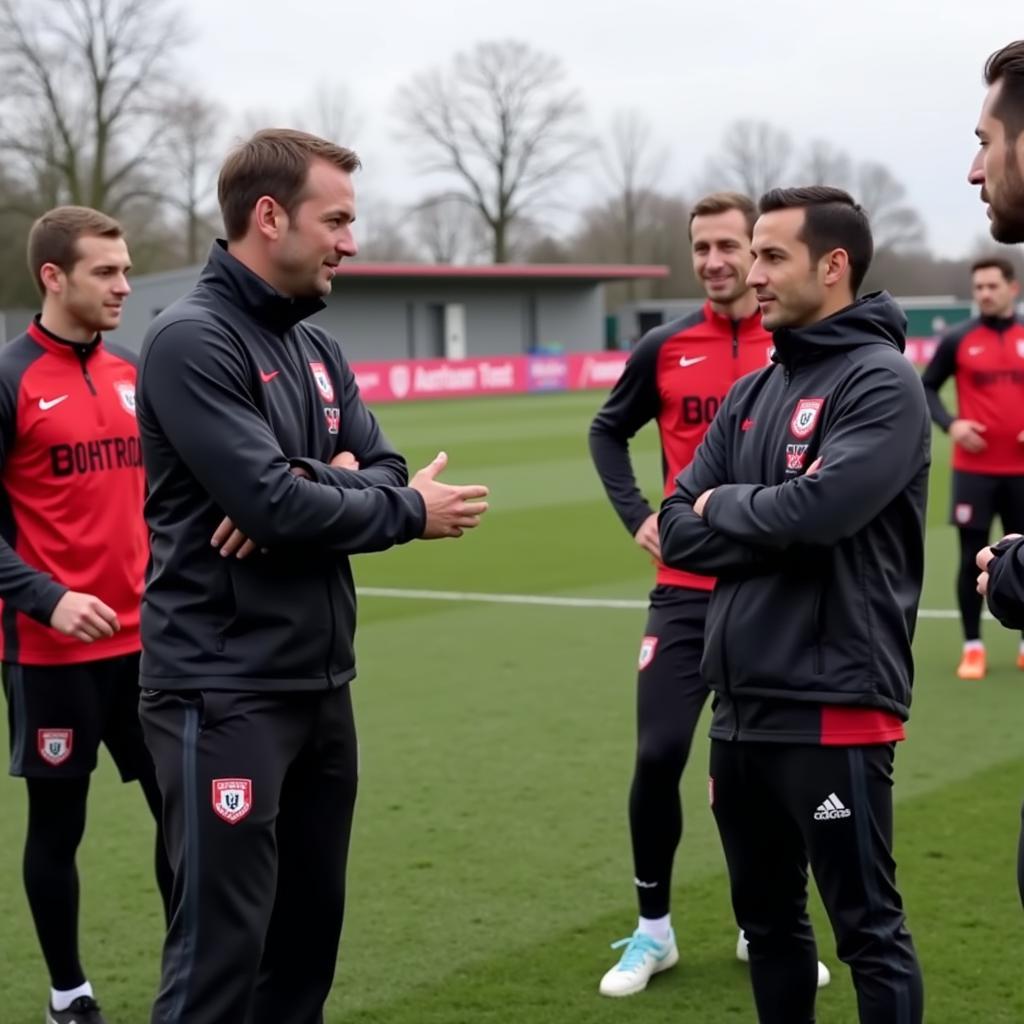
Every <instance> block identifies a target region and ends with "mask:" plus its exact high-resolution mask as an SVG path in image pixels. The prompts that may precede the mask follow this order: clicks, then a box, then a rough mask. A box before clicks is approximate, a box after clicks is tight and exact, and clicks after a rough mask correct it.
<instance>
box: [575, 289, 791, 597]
mask: <svg viewBox="0 0 1024 1024" xmlns="http://www.w3.org/2000/svg"><path fill="white" fill-rule="evenodd" d="M771 353H772V336H771V334H770V333H769V332H768V331H766V330H765V329H764V327H762V326H761V314H760V313H759V312H758V313H755V314H754V315H753V316H749V317H746V318H745V319H743V320H731V319H729V318H728V317H724V316H719V315H718V314H717V313H715V312H714V310H713V309H712V308H711V303H710V302H707V303H705V304H704V306H703V307H702V308H701V309H700V310H699V311H698V312H696V313H693V314H691V315H690V316H687V317H683V318H682V319H680V320H674V321H672V322H671V323H668V324H664V325H662V326H661V327H657V328H655V329H654V330H653V331H649V332H648V333H647V334H645V335H644V336H643V337H642V338H641V339H640V341H639V342H638V343H637V345H636V348H634V349H633V352H632V353H631V354H630V357H629V361H628V362H627V363H626V368H625V370H624V371H623V373H622V376H621V377H620V378H619V380H618V382H617V383H616V385H615V387H614V388H612V392H611V394H610V395H609V396H608V399H607V400H606V401H605V403H604V405H603V406H602V407H601V409H600V411H599V412H598V413H597V415H596V416H595V417H594V421H593V423H592V424H591V427H590V453H591V456H592V457H593V460H594V465H595V466H596V467H597V472H598V474H599V475H600V477H601V482H602V483H603V484H604V488H605V490H606V491H607V492H608V497H609V498H610V499H611V502H612V505H613V506H614V507H615V510H616V512H618V514H619V517H620V518H621V519H622V522H623V523H624V524H625V527H626V529H627V530H629V532H630V535H634V534H635V533H636V531H637V530H638V529H639V528H640V526H641V524H642V523H643V522H644V520H645V519H647V517H648V516H650V515H651V514H652V513H653V512H654V509H653V508H652V507H651V505H650V503H649V502H648V501H647V499H646V498H645V497H644V496H643V494H642V493H641V492H640V489H639V488H638V487H637V482H636V475H635V474H634V472H633V465H632V463H631V462H630V458H629V440H630V438H632V437H633V435H634V434H636V432H637V431H638V430H640V428H641V427H643V426H644V425H645V424H647V423H649V422H650V421H651V420H656V421H657V423H658V432H659V434H660V436H661V453H662V468H663V470H664V495H665V496H668V495H669V494H671V493H672V492H673V490H674V488H675V479H676V477H677V476H678V475H679V473H680V472H681V471H682V470H683V469H684V468H685V467H686V466H688V465H689V464H690V461H691V460H692V459H693V454H694V452H695V451H696V450H697V446H698V445H699V444H700V443H701V441H702V440H703V438H704V434H705V432H706V431H707V429H708V426H709V425H710V423H711V421H712V420H713V419H714V418H715V413H717V412H718V409H719V406H720V405H721V404H722V402H723V400H724V399H725V394H726V392H727V391H728V390H729V388H730V387H732V385H733V384H734V383H735V382H736V381H737V380H739V378H740V377H742V376H743V375H744V374H747V373H750V372H751V371H753V370H760V369H763V368H764V367H765V366H767V365H769V363H770V362H771ZM657 580H658V583H664V584H668V585H669V586H677V587H690V588H692V589H696V590H711V588H712V587H713V586H714V580H713V579H712V578H710V577H708V576H698V575H696V574H694V573H690V572H683V571H682V570H679V569H670V568H668V567H667V566H665V565H659V566H658V575H657Z"/></svg>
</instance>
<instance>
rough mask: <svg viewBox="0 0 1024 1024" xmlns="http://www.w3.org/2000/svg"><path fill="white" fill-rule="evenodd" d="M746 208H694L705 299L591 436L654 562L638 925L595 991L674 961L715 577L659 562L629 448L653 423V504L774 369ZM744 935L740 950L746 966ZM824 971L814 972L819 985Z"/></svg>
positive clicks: (611, 403)
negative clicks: (660, 485)
mask: <svg viewBox="0 0 1024 1024" xmlns="http://www.w3.org/2000/svg"><path fill="white" fill-rule="evenodd" d="M755 217H756V212H755V208H754V204H753V203H752V202H751V201H750V200H749V199H748V198H747V197H746V196H743V195H739V194H737V193H733V192H721V193H715V194H713V195H710V196H707V197H705V198H704V199H702V200H701V201H700V202H699V203H697V205H696V206H695V207H694V208H693V211H692V213H691V217H690V240H691V245H692V253H693V268H694V273H695V274H696V276H697V279H698V280H699V281H700V283H701V286H702V287H703V288H704V291H705V293H706V294H707V297H708V301H707V302H706V303H705V304H704V305H703V306H702V307H701V309H700V310H698V311H697V312H696V313H693V314H692V315H690V316H687V317H683V318H682V319H680V320H675V321H672V322H671V323H668V324H665V325H664V326H662V327H658V328H656V329H655V330H653V331H650V332H649V333H648V334H646V335H645V336H644V337H643V338H641V339H640V341H639V343H638V344H637V346H636V348H635V349H634V351H633V353H632V354H631V356H630V358H629V362H628V363H627V364H626V368H625V370H624V372H623V374H622V377H621V378H620V379H619V381H618V383H617V384H616V385H615V387H614V388H613V389H612V392H611V394H610V395H609V397H608V399H607V401H606V402H605V404H604V405H603V406H602V408H601V410H600V411H599V412H598V414H597V415H596V416H595V418H594V421H593V423H592V425H591V428H590V451H591V455H592V456H593V459H594V465H595V466H596V467H597V471H598V473H599V475H600V477H601V482H602V483H603V484H604V487H605V490H606V491H607V492H608V497H609V499H610V500H611V503H612V506H613V507H614V508H615V511H616V512H618V514H619V518H620V519H621V520H622V522H623V524H624V525H625V527H626V529H627V530H628V531H629V532H630V534H631V535H632V536H633V537H634V538H635V540H636V542H637V544H639V545H640V546H641V547H642V548H643V549H644V550H645V551H647V552H648V553H649V554H650V555H651V556H652V558H653V559H654V561H655V563H656V565H657V577H656V585H655V587H654V590H652V591H651V597H650V609H649V612H648V618H647V626H646V629H645V630H644V637H643V640H642V641H641V644H640V657H639V671H638V676H637V754H636V765H635V769H634V774H633V782H632V786H631V788H630V795H629V823H630V834H631V838H632V845H633V861H634V873H635V878H634V883H635V885H636V894H637V901H638V903H639V909H640V917H639V921H638V924H637V930H636V932H635V933H634V934H633V936H632V938H630V939H625V940H623V941H622V943H617V944H616V945H623V946H625V950H624V952H623V954H622V957H621V959H620V960H619V962H618V964H616V965H615V966H614V967H613V968H612V969H611V970H609V971H608V972H607V973H606V974H605V976H604V977H603V978H602V979H601V986H600V991H601V993H602V994H603V995H608V996H623V995H631V994H633V993H635V992H639V991H642V990H643V989H644V988H645V987H646V985H647V982H648V980H649V979H650V977H651V975H652V974H654V973H656V972H658V971H661V970H664V969H666V968H668V967H671V966H672V965H673V964H675V963H676V961H677V959H678V953H677V950H676V943H675V935H674V933H673V931H672V927H671V920H670V913H669V907H670V888H671V880H672V862H673V859H674V857H675V851H676V847H677V846H678V845H679V841H680V839H681V837H682V832H683V811H682V803H681V800H680V797H679V781H680V779H681V777H682V773H683V768H684V767H685V765H686V760H687V758H688V756H689V753H690V745H691V742H692V740H693V732H694V729H695V727H696V725H697V719H698V718H699V717H700V713H701V709H702V708H703V707H704V703H705V701H706V700H707V697H708V693H709V690H708V687H707V685H706V683H705V682H704V680H703V679H702V678H701V674H700V660H701V657H702V655H703V652H704V621H705V616H706V612H707V605H708V598H709V596H710V593H711V590H712V588H713V587H714V584H715V581H714V579H712V578H711V577H709V576H701V575H697V574H694V573H690V572H684V571H681V570H679V569H672V568H670V567H669V566H666V565H665V564H663V563H662V561H661V549H660V547H659V544H658V518H657V513H656V512H655V511H654V509H653V508H652V507H651V505H650V503H649V502H648V500H647V499H646V498H645V497H644V495H643V494H642V493H641V491H640V489H639V487H638V486H637V481H636V476H635V474H634V472H633V465H632V462H631V460H630V455H629V441H630V439H631V438H632V437H633V435H634V434H636V433H637V431H638V430H640V428H641V427H643V426H645V425H646V424H647V423H650V422H652V421H653V422H656V423H657V425H658V433H659V436H660V440H661V451H662V468H663V471H664V494H665V495H669V494H671V493H672V491H673V489H674V486H675V479H676V477H677V476H678V475H679V473H680V472H681V471H682V470H683V469H684V468H685V467H686V466H687V465H689V463H690V461H691V460H692V459H693V455H694V452H695V451H696V449H697V446H698V445H699V444H700V443H701V441H702V439H703V437H704V434H705V433H706V431H707V429H708V426H709V425H710V423H711V421H712V420H713V419H714V417H715V414H716V413H717V411H718V408H719V406H720V405H721V403H722V401H723V399H724V398H725V394H726V392H727V391H728V390H729V388H730V387H732V385H733V384H734V383H735V382H736V381H737V380H739V378H740V377H742V376H743V375H744V374H747V373H749V372H751V371H753V370H759V369H762V368H763V367H765V366H767V365H768V364H769V363H770V361H771V353H772V338H771V335H770V334H769V333H768V332H767V331H766V330H765V329H764V328H763V327H762V326H761V314H760V312H759V311H758V306H757V299H756V297H755V295H754V293H753V291H751V290H750V289H749V288H748V287H747V284H746V277H747V273H748V271H749V270H750V266H751V263H752V257H751V255H750V236H751V230H752V227H753V223H754V219H755ZM745 953H746V943H745V941H744V939H743V937H742V935H741V937H740V940H739V944H738V947H737V954H738V955H739V956H740V957H741V958H743V959H745ZM827 980H828V972H827V970H826V968H825V967H824V965H822V967H821V982H822V984H824V983H826V982H827Z"/></svg>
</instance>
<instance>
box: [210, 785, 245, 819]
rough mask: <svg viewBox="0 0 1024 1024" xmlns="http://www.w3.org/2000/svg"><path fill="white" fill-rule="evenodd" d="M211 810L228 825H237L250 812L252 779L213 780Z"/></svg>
mask: <svg viewBox="0 0 1024 1024" xmlns="http://www.w3.org/2000/svg"><path fill="white" fill-rule="evenodd" d="M213 810H214V813H215V814H216V815H217V816H218V817H219V818H223V819H224V820H225V821H226V822H227V823H228V824H229V825H237V824H238V823H239V822H240V821H241V820H242V819H243V818H244V817H245V816H246V815H247V814H248V813H249V812H250V811H251V810H252V779H214V780H213Z"/></svg>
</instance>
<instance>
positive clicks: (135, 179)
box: [0, 0, 183, 214]
mask: <svg viewBox="0 0 1024 1024" xmlns="http://www.w3.org/2000/svg"><path fill="white" fill-rule="evenodd" d="M182 42H183V36H182V33H181V30H180V28H179V17H178V15H177V14H176V13H175V12H171V11H168V10H167V9H166V5H165V3H164V0H48V2H47V3H32V2H30V0H0V75H2V77H3V80H4V95H5V100H3V101H0V102H2V115H3V116H2V123H3V127H2V128H0V146H2V147H3V150H4V151H5V153H6V154H7V155H8V159H9V160H10V161H11V162H12V163H13V164H14V165H15V167H16V171H15V173H16V174H17V175H18V176H19V177H21V178H22V179H23V180H28V181H38V182H39V183H40V185H41V192H42V193H44V194H45V196H44V200H43V201H44V204H50V203H52V202H54V201H57V202H70V203H78V204H82V205H85V206H93V207H97V208H100V209H103V210H106V211H107V212H109V213H113V214H117V213H119V212H120V211H121V210H122V209H123V208H124V206H125V205H126V204H127V203H129V202H131V201H132V199H134V198H137V197H139V196H140V195H142V196H146V197H150V198H151V190H150V189H149V187H148V183H147V181H146V175H145V173H144V170H145V168H144V165H145V162H146V160H147V159H148V158H149V157H150V156H151V154H152V152H153V150H154V148H155V146H156V144H157V143H158V141H159V137H160V133H161V131H162V125H161V123H160V117H159V113H160V110H161V108H162V103H161V99H163V98H165V97H166V95H167V87H168V85H169V83H170V81H171V70H172V69H171V58H172V55H173V54H174V52H175V50H176V49H177V48H178V47H179V46H180V45H181V43H182Z"/></svg>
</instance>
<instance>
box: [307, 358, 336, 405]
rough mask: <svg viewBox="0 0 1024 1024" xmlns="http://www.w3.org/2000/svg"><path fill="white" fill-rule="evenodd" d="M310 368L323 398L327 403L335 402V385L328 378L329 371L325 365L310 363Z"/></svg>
mask: <svg viewBox="0 0 1024 1024" xmlns="http://www.w3.org/2000/svg"><path fill="white" fill-rule="evenodd" d="M309 368H310V369H311V370H312V371H313V380H315V381H316V386H317V389H318V390H319V391H320V394H321V395H322V396H323V400H324V401H325V402H333V401H334V385H333V384H332V383H331V378H330V377H328V376H327V370H326V369H325V368H324V364H323V363H310V364H309Z"/></svg>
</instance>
